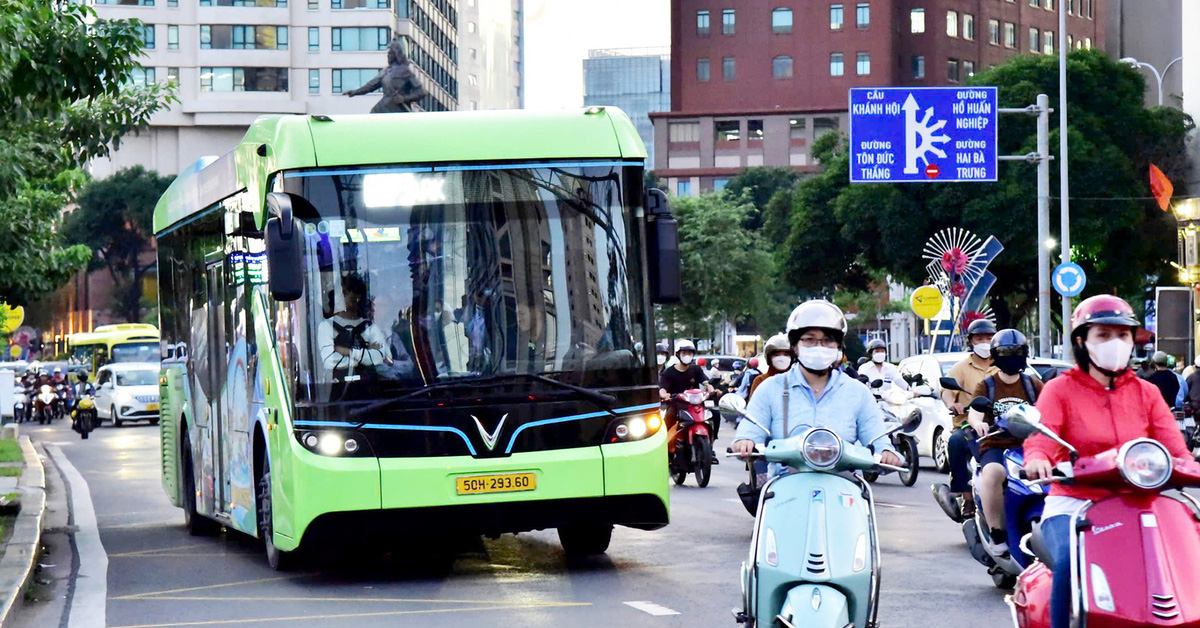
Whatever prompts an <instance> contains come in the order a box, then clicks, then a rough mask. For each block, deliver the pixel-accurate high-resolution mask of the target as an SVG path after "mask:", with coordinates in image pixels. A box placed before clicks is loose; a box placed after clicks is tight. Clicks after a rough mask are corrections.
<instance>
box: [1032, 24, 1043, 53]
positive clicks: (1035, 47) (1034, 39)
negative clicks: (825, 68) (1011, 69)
mask: <svg viewBox="0 0 1200 628" xmlns="http://www.w3.org/2000/svg"><path fill="white" fill-rule="evenodd" d="M1041 43H1042V42H1041V40H1040V39H1039V38H1038V29H1036V28H1030V29H1029V52H1033V53H1036V52H1037V51H1038V50H1040V49H1041Z"/></svg>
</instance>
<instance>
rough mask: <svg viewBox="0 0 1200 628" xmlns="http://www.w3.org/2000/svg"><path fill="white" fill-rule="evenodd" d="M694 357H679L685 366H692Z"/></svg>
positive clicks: (689, 355) (687, 355)
mask: <svg viewBox="0 0 1200 628" xmlns="http://www.w3.org/2000/svg"><path fill="white" fill-rule="evenodd" d="M692 357H693V356H692V355H691V354H686V355H681V356H679V361H680V362H682V363H683V364H685V365H687V364H691V363H692Z"/></svg>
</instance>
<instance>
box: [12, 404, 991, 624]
mask: <svg viewBox="0 0 1200 628" xmlns="http://www.w3.org/2000/svg"><path fill="white" fill-rule="evenodd" d="M725 431H726V432H728V431H730V430H725ZM27 432H28V433H31V434H32V436H33V439H34V441H35V443H38V444H39V445H40V446H41V447H39V448H42V447H44V446H45V445H47V444H51V446H52V448H53V446H54V445H57V446H58V447H59V448H60V449H61V451H62V453H63V454H65V457H66V459H67V460H69V462H70V464H71V465H72V466H74V467H75V468H76V469H78V471H79V473H80V475H81V476H82V477H83V479H84V480H85V481H86V482H87V485H88V487H89V489H90V495H91V498H92V502H93V504H94V509H95V520H96V522H97V525H98V527H99V534H100V540H101V542H102V544H103V553H104V554H106V556H107V561H108V570H107V581H106V582H105V583H103V584H105V585H106V597H107V603H106V608H105V610H104V613H105V619H106V624H107V625H108V626H113V627H122V628H135V627H137V628H150V627H162V628H166V627H168V626H248V627H259V626H264V627H265V626H309V625H311V626H353V627H355V628H367V627H369V626H395V625H398V624H401V623H402V624H403V625H405V626H437V627H450V626H464V625H481V626H497V627H508V626H512V627H517V626H520V627H522V628H536V627H539V626H562V625H576V626H624V627H628V626H664V627H667V626H689V627H691V626H730V627H733V626H736V624H735V623H734V621H733V619H732V617H731V615H730V612H729V609H731V608H733V607H735V606H738V605H739V604H740V602H739V595H740V594H739V583H738V569H739V566H740V564H741V562H742V560H743V559H744V558H745V555H746V552H747V547H748V544H749V541H750V531H751V524H752V522H753V520H752V519H751V518H750V516H749V515H747V514H746V512H745V510H744V509H743V508H742V506H741V504H740V503H739V502H738V501H737V499H736V495H735V493H734V487H735V486H736V485H737V484H738V483H739V482H741V481H742V475H743V473H744V471H743V470H742V467H741V466H740V465H739V464H737V463H736V462H735V461H732V460H726V461H724V464H722V465H720V466H718V467H717V468H716V469H714V475H713V480H712V483H711V484H710V485H709V487H708V488H704V489H700V488H697V487H696V486H695V483H694V478H689V480H688V482H687V484H685V485H684V486H682V487H676V488H674V489H672V494H671V500H672V503H671V515H672V524H671V525H670V526H668V527H667V528H665V529H663V530H659V531H655V532H642V531H637V530H629V529H625V528H618V529H617V531H616V532H615V533H614V535H613V541H612V546H611V548H610V550H609V552H608V555H607V556H605V557H602V558H598V559H595V560H589V561H584V562H578V563H576V562H570V563H568V561H566V560H565V559H564V557H563V555H562V552H561V550H560V549H559V545H558V539H557V535H556V534H555V533H554V532H553V531H550V532H536V533H527V534H521V535H519V536H513V535H506V536H503V537H501V538H500V539H498V540H494V541H493V540H484V541H483V542H482V543H475V544H474V545H473V546H470V545H469V546H468V547H466V549H465V551H463V552H462V553H459V554H458V555H457V558H455V559H454V562H453V567H452V569H451V570H450V571H449V572H448V573H447V572H446V571H445V570H437V569H426V568H423V567H421V566H420V565H419V564H414V562H413V561H411V560H406V559H404V557H400V558H396V557H392V556H372V555H354V556H344V555H343V556H334V557H332V558H331V559H328V560H325V561H323V562H322V564H320V565H318V566H310V567H309V568H306V569H304V570H302V571H298V572H292V573H277V572H274V571H272V570H271V569H270V568H269V567H268V566H267V563H266V560H265V558H264V557H263V555H262V551H261V548H260V546H259V545H258V544H257V543H256V542H254V541H253V540H250V539H247V538H245V537H241V536H240V535H237V534H233V533H227V534H224V535H222V536H220V537H216V538H196V537H190V536H188V535H187V534H186V533H185V532H184V530H183V515H182V511H181V510H179V509H177V508H174V507H172V506H171V505H170V503H169V502H168V501H167V498H166V496H165V494H164V493H163V490H162V487H161V483H160V474H159V453H158V443H159V439H158V428H157V427H150V426H145V425H134V426H126V427H122V428H119V429H118V428H112V427H107V426H106V427H104V428H101V429H100V430H98V431H96V432H94V433H93V434H92V438H91V439H89V440H87V441H81V440H80V439H79V438H78V436H77V435H75V434H74V433H72V432H70V431H69V429H68V428H67V427H66V426H64V425H55V426H52V427H45V428H33V429H31V430H27ZM728 437H729V434H724V435H723V438H724V439H728ZM724 448H725V443H724V442H719V443H718V451H724ZM50 462H51V466H49V467H48V472H49V473H53V472H54V471H55V470H56V469H57V467H55V466H54V465H53V460H51V461H50ZM60 471H61V470H60ZM943 478H944V476H942V475H940V474H937V473H935V472H933V471H932V470H931V469H928V468H926V469H924V470H923V471H922V473H921V476H920V479H919V480H918V482H917V485H916V486H914V487H912V488H905V487H903V486H900V484H899V483H898V482H897V480H896V479H895V478H892V477H884V478H883V479H881V480H880V481H879V482H878V483H877V484H876V491H875V495H876V502H877V511H878V516H879V519H880V536H881V539H882V550H883V584H882V598H881V608H880V612H879V618H880V623H881V624H882V625H883V626H887V627H888V628H892V627H904V628H925V627H927V626H965V625H971V626H997V627H1000V626H1006V625H1010V620H1009V619H1008V612H1007V609H1006V607H1005V605H1004V602H1003V594H1004V592H1002V591H999V590H997V589H995V588H994V587H993V586H992V583H991V578H990V577H989V576H988V575H987V574H986V572H985V570H984V569H983V568H982V567H980V566H979V565H978V564H976V563H975V562H974V561H973V560H972V559H971V558H970V557H969V556H968V555H967V551H966V546H965V543H964V541H963V539H962V535H961V533H960V532H959V530H958V527H957V526H956V525H955V524H953V523H952V522H950V521H949V520H948V519H946V518H945V516H944V515H943V514H942V513H941V511H940V510H939V509H938V508H937V506H936V505H935V504H934V503H933V500H932V498H931V497H930V494H929V484H930V483H931V482H935V481H938V482H940V481H944V479H943ZM64 486H65V487H66V488H65V490H66V491H67V492H68V493H69V492H70V491H72V490H75V489H74V488H72V486H71V485H70V483H69V482H68V483H65V484H64ZM52 492H53V491H52ZM51 499H52V502H53V501H55V500H58V501H59V502H61V503H66V502H63V495H52V496H51ZM78 502H79V500H78V499H72V500H70V503H72V504H78ZM71 514H72V517H71V522H72V525H73V526H75V527H78V526H80V525H81V522H84V521H85V520H86V517H81V516H80V513H75V512H73V513H71ZM75 527H71V526H66V527H63V528H62V531H61V535H62V537H63V539H67V540H60V541H59V542H57V546H58V547H57V549H54V546H55V542H54V541H53V538H52V537H51V542H50V543H51V548H52V550H53V551H55V552H57V554H58V556H57V557H56V559H55V560H54V561H52V562H53V563H54V565H57V567H55V568H53V569H50V568H48V569H47V570H45V572H44V574H43V575H42V576H41V580H42V587H41V592H40V594H39V598H40V600H39V601H37V602H30V603H26V604H25V605H24V607H22V608H21V609H19V611H18V613H19V614H18V616H17V619H18V621H17V625H40V626H46V625H60V626H68V622H67V620H66V619H65V617H66V616H67V615H68V614H70V615H71V617H73V618H75V619H76V620H77V619H78V618H80V617H88V616H91V617H93V618H95V617H96V615H98V614H99V608H98V607H99V602H98V598H97V601H96V602H95V604H94V606H91V607H89V606H88V604H89V601H88V595H87V593H86V592H87V590H89V588H88V587H84V586H81V585H80V583H79V582H77V581H74V582H73V581H72V578H71V574H78V573H79V572H80V570H81V569H83V570H84V571H85V572H86V565H83V566H82V567H81V566H80V562H79V561H80V554H79V550H78V549H77V548H79V547H81V545H80V543H79V541H80V539H81V536H80V535H83V534H84V533H85V531H84V530H76V529H75ZM72 534H73V535H74V537H75V538H73V539H72V538H70V537H71V535H72ZM416 541H419V539H418V540H416ZM86 545H87V544H86V543H84V544H82V547H84V548H85V549H84V553H85V554H86V553H87V550H86ZM72 553H74V554H75V556H73V557H71V558H70V560H68V556H67V555H69V554H72ZM83 558H84V560H85V561H92V560H94V558H95V556H94V555H93V556H92V557H91V558H88V557H86V556H84V557H83ZM47 562H51V561H49V560H47ZM67 563H70V564H71V568H70V569H67V568H66V567H65V565H66V564H67ZM56 573H57V574H58V575H57V576H56V575H55V574H56ZM96 584H97V583H96V582H94V581H92V582H89V583H88V585H89V586H90V590H93V591H94V590H95V586H96ZM630 602H634V603H648V604H634V605H630V604H629V603H630ZM72 607H75V608H74V612H73V613H72V612H71V610H72ZM667 611H672V612H673V613H672V614H665V613H667ZM655 613H664V614H655ZM60 617H61V618H62V619H60ZM70 625H71V626H75V625H84V624H82V623H79V622H78V621H72V622H71V623H70ZM96 625H104V624H102V623H96Z"/></svg>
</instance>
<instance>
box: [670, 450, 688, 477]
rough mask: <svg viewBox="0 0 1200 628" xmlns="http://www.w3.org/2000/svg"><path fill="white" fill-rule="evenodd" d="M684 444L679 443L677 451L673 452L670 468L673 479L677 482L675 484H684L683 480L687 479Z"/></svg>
mask: <svg viewBox="0 0 1200 628" xmlns="http://www.w3.org/2000/svg"><path fill="white" fill-rule="evenodd" d="M683 453H684V452H683V446H682V445H677V446H676V447H675V453H673V454H671V460H670V465H669V466H670V468H671V480H672V481H673V482H675V486H683V481H684V480H686V479H687V474H688V472H687V465H685V464H683V460H684V457H683Z"/></svg>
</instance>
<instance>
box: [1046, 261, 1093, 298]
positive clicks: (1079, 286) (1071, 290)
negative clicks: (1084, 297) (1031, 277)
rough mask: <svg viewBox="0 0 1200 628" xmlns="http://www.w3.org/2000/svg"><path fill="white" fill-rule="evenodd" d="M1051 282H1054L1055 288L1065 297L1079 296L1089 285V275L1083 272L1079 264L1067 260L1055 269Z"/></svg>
mask: <svg viewBox="0 0 1200 628" xmlns="http://www.w3.org/2000/svg"><path fill="white" fill-rule="evenodd" d="M1050 283H1052V284H1054V290H1055V291H1056V292H1058V293H1059V294H1061V295H1063V296H1064V297H1077V296H1079V293H1080V292H1083V288H1084V286H1086V285H1087V275H1085V274H1083V269H1082V268H1080V267H1079V264H1075V263H1072V262H1066V263H1064V264H1059V265H1058V268H1055V269H1054V274H1053V275H1051V276H1050Z"/></svg>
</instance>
